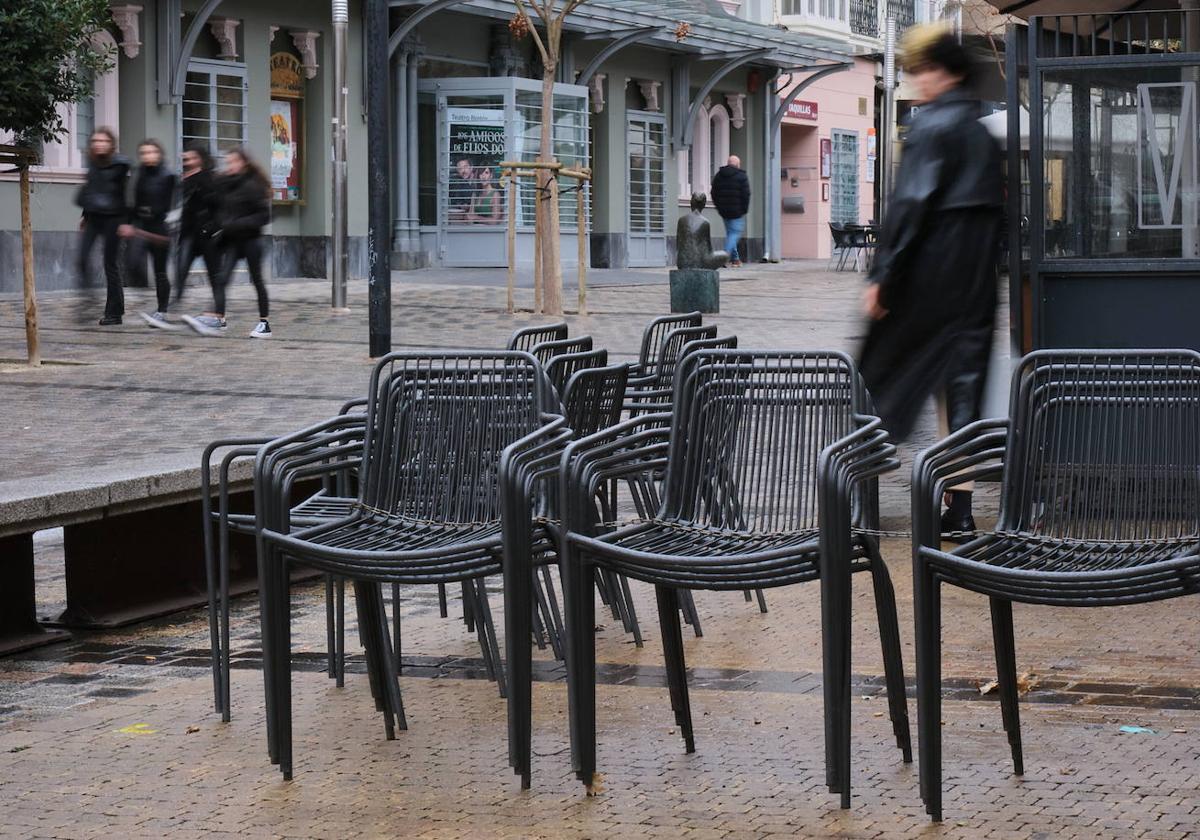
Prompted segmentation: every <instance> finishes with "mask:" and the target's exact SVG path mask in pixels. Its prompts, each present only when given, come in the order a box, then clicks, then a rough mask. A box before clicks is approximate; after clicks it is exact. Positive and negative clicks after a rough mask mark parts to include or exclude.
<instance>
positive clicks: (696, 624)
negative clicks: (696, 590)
mask: <svg viewBox="0 0 1200 840" xmlns="http://www.w3.org/2000/svg"><path fill="white" fill-rule="evenodd" d="M679 603H680V609H682V610H683V620H684V621H686V622H687V623H688V624H690V625H692V632H693V633H695V634H696V638H697V639H699V638H701V637H702V636H703V635H704V628H702V627H701V626H700V613H698V612H696V599H695V598H693V597H692V591H691V590H690V589H681V590H679Z"/></svg>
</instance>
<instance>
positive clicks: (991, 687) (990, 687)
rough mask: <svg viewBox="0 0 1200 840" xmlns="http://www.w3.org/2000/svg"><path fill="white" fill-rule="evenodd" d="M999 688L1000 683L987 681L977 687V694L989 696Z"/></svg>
mask: <svg viewBox="0 0 1200 840" xmlns="http://www.w3.org/2000/svg"><path fill="white" fill-rule="evenodd" d="M999 687H1000V683H998V682H996V681H995V680H988V681H987V682H985V683H983V684H982V685H981V686H979V693H980V694H991V693H992V692H993V691H995V690H996V689H997V688H999Z"/></svg>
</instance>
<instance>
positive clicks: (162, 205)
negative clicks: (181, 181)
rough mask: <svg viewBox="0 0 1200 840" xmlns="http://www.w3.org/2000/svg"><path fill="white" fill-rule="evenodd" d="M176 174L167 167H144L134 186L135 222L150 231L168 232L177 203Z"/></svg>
mask: <svg viewBox="0 0 1200 840" xmlns="http://www.w3.org/2000/svg"><path fill="white" fill-rule="evenodd" d="M175 183H176V178H175V173H174V172H172V171H171V170H170V169H167V167H165V166H162V165H159V166H143V167H141V168H139V169H138V171H137V180H136V181H134V185H133V221H135V222H137V224H138V225H140V226H141V227H143V228H145V229H146V230H150V231H156V232H157V231H162V230H166V226H167V213H168V212H170V210H171V205H172V204H173V203H174V201H175Z"/></svg>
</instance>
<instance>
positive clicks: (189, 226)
mask: <svg viewBox="0 0 1200 840" xmlns="http://www.w3.org/2000/svg"><path fill="white" fill-rule="evenodd" d="M181 181H182V184H183V208H182V212H181V213H180V216H179V230H180V233H181V234H182V235H184V236H212V235H213V233H214V232H215V231H216V230H217V226H218V216H219V214H220V209H221V199H220V196H219V195H218V193H217V187H216V183H215V176H214V175H213V173H212V170H210V169H201V170H200V171H199V172H196V173H193V174H192V175H189V176H187V177H186V178H183V179H181Z"/></svg>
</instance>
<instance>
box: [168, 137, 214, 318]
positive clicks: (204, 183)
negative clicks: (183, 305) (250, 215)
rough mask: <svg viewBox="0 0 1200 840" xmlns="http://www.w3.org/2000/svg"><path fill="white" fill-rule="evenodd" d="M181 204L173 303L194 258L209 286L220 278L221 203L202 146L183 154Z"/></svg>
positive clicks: (180, 293)
mask: <svg viewBox="0 0 1200 840" xmlns="http://www.w3.org/2000/svg"><path fill="white" fill-rule="evenodd" d="M181 186H182V193H183V197H182V201H181V203H180V208H179V249H178V252H177V255H176V261H175V300H176V301H178V300H181V299H182V298H183V292H184V289H185V288H186V284H187V277H188V274H189V273H191V270H192V263H194V262H195V261H196V257H200V258H202V259H203V260H204V270H205V271H206V272H207V273H208V282H209V285H210V286H211V285H212V284H214V283H216V282H217V279H218V277H219V275H220V263H219V261H218V257H219V256H220V255H219V254H218V253H217V250H218V249H217V241H216V234H217V229H218V228H217V225H218V222H217V216H218V215H219V213H220V206H221V200H220V196H219V194H218V192H217V185H216V175H215V174H214V173H213V162H212V158H211V157H209V154H208V149H207V148H206V147H205V146H204V145H203V144H201V143H189V144H188V146H187V148H185V149H184V150H183V178H182V179H181Z"/></svg>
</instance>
